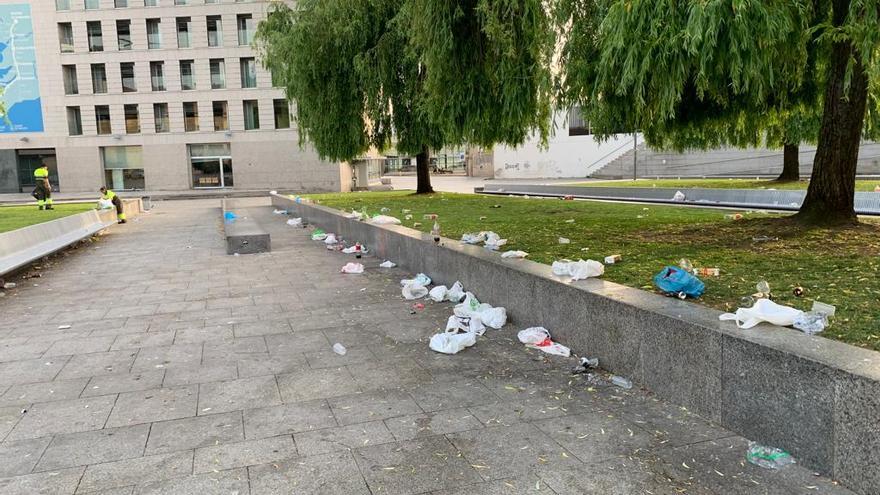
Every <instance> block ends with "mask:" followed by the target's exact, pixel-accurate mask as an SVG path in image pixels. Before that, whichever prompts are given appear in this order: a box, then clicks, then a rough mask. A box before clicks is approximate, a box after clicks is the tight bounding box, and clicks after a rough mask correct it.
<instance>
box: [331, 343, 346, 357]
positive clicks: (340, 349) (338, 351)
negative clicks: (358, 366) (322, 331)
mask: <svg viewBox="0 0 880 495" xmlns="http://www.w3.org/2000/svg"><path fill="white" fill-rule="evenodd" d="M333 352H335V353H336V354H339V355H340V356H345V353H346V352H347V351H346V350H345V346H344V345H342V344H340V343H339V342H337V343H335V344H333Z"/></svg>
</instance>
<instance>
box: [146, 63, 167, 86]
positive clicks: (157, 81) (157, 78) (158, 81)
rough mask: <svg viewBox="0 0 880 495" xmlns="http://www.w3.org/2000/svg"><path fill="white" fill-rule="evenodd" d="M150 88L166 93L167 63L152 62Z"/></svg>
mask: <svg viewBox="0 0 880 495" xmlns="http://www.w3.org/2000/svg"><path fill="white" fill-rule="evenodd" d="M150 87H151V89H152V90H153V91H165V62H150Z"/></svg>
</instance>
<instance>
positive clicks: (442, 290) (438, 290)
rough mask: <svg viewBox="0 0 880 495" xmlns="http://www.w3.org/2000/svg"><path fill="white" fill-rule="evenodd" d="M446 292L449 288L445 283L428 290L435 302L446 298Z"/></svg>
mask: <svg viewBox="0 0 880 495" xmlns="http://www.w3.org/2000/svg"><path fill="white" fill-rule="evenodd" d="M446 292H447V290H446V286H445V285H438V286H437V287H434V288H433V289H431V290H430V291H429V292H428V296H429V297H430V298H431V300H432V301H434V302H441V301H443V300H444V299H446Z"/></svg>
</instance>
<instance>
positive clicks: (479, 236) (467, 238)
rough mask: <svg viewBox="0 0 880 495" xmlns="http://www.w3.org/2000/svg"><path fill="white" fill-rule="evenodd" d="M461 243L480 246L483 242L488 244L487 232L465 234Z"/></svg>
mask: <svg viewBox="0 0 880 495" xmlns="http://www.w3.org/2000/svg"><path fill="white" fill-rule="evenodd" d="M461 242H463V243H465V244H480V243H481V242H486V233H485V232H477V233H470V234H463V235H462V236H461Z"/></svg>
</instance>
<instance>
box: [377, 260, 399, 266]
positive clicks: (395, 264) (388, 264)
mask: <svg viewBox="0 0 880 495" xmlns="http://www.w3.org/2000/svg"><path fill="white" fill-rule="evenodd" d="M395 266H397V263H395V262H393V261H391V260H385V261H383V262H382V263H379V268H394V267H395Z"/></svg>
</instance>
